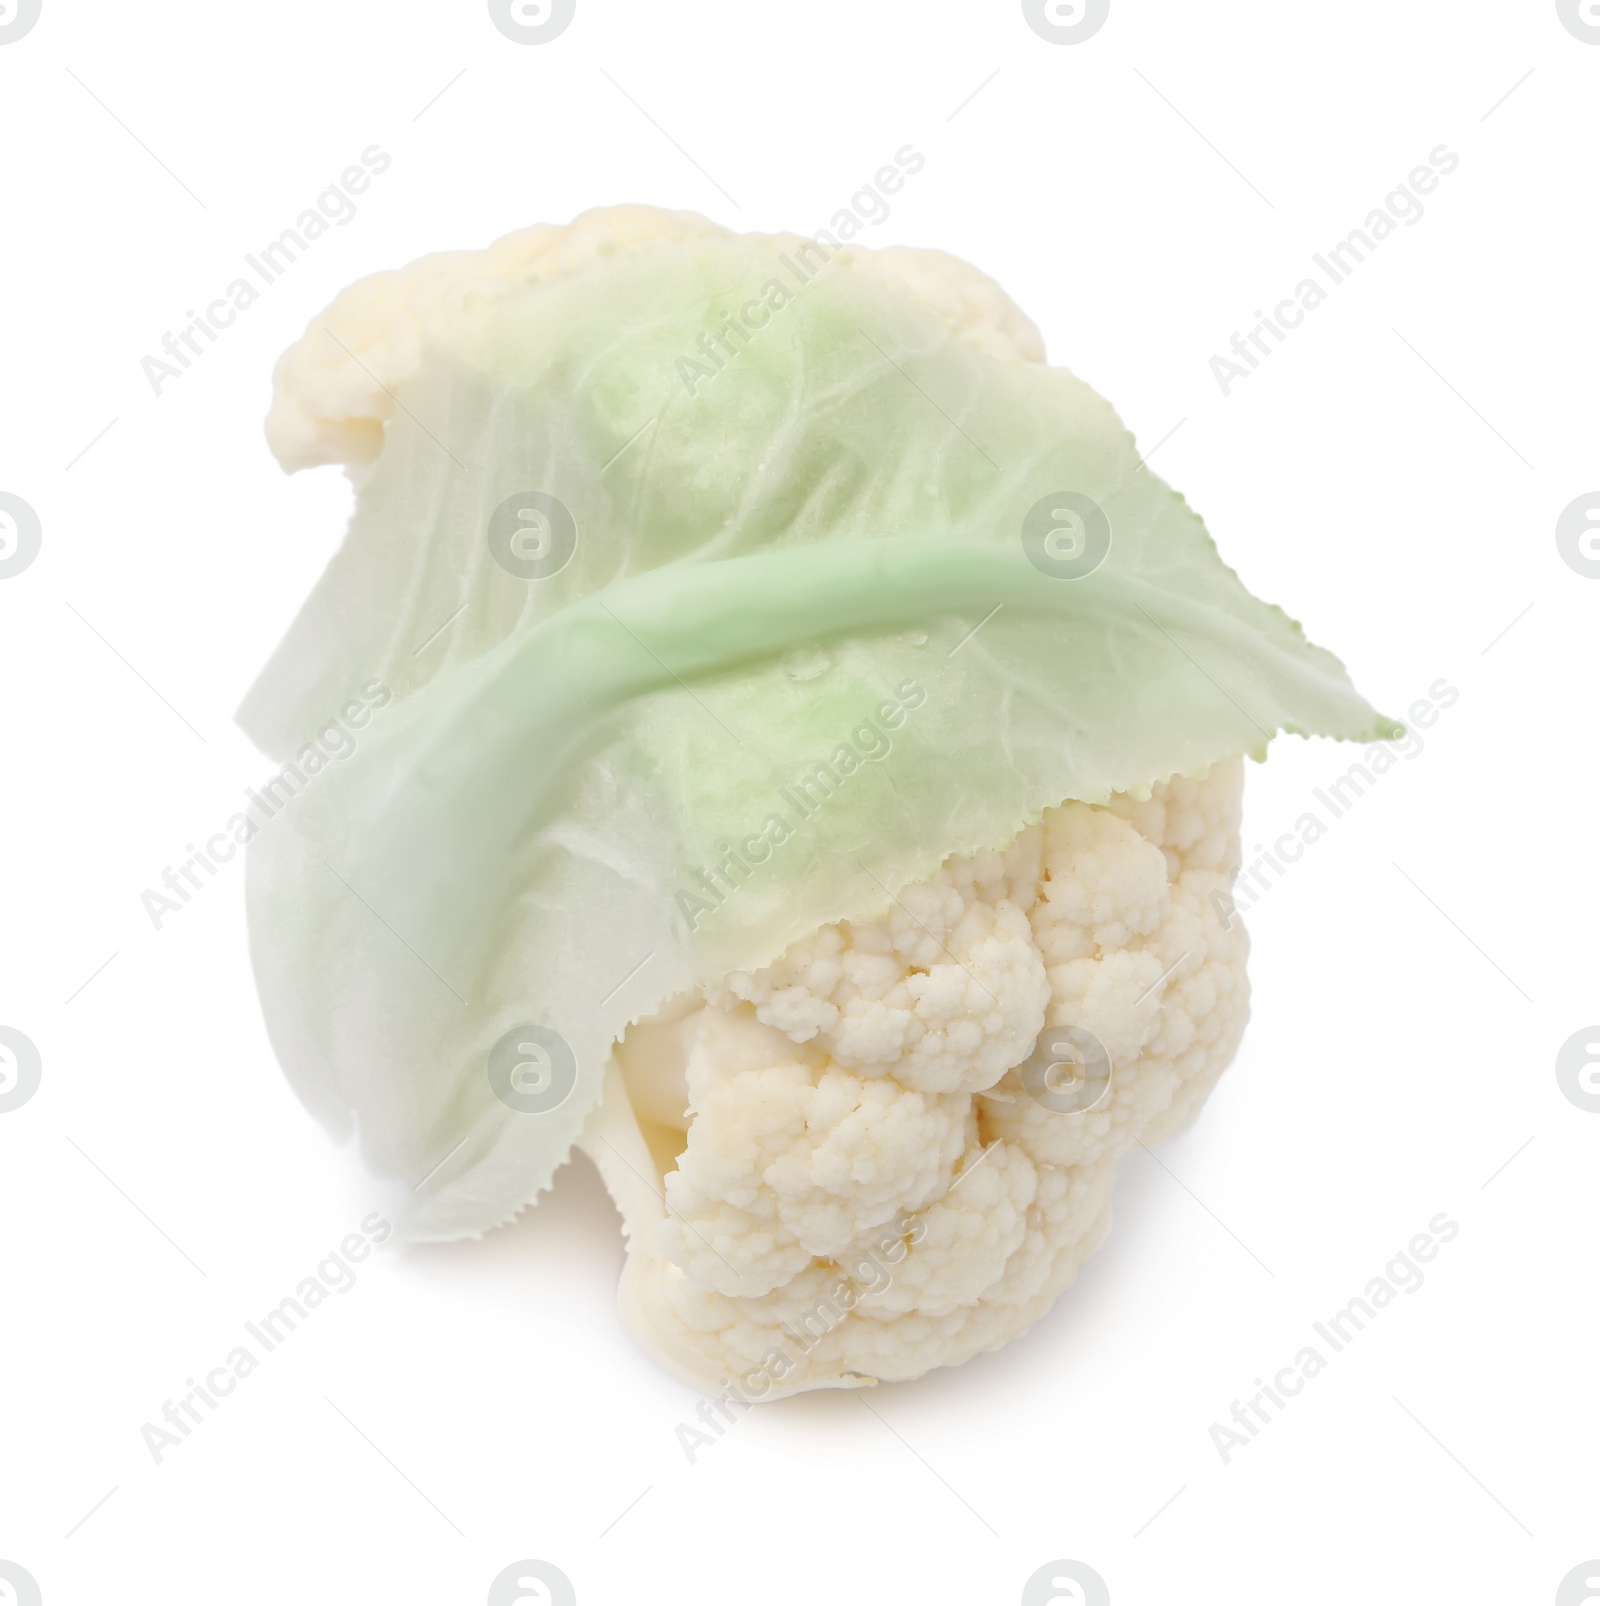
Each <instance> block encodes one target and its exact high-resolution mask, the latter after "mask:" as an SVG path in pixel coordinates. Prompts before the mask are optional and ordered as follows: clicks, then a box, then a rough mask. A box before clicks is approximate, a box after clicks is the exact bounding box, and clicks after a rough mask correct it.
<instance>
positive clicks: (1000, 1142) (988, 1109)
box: [583, 760, 1249, 1399]
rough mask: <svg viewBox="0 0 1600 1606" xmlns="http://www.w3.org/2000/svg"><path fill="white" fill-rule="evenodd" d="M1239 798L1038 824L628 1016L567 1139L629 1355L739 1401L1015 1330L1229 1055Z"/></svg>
mask: <svg viewBox="0 0 1600 1606" xmlns="http://www.w3.org/2000/svg"><path fill="white" fill-rule="evenodd" d="M1241 789H1242V766H1241V764H1240V762H1239V761H1238V760H1232V761H1229V762H1226V763H1223V764H1219V765H1216V766H1214V767H1213V768H1212V769H1211V771H1210V772H1209V773H1208V774H1207V775H1205V776H1204V777H1203V778H1200V779H1185V778H1181V777H1180V778H1175V779H1173V780H1171V781H1169V782H1167V783H1165V784H1161V785H1157V786H1155V787H1154V788H1152V790H1151V795H1150V796H1149V798H1148V799H1146V800H1143V801H1138V800H1135V799H1134V798H1132V797H1129V796H1127V795H1125V794H1117V795H1115V796H1113V797H1112V798H1111V799H1110V801H1109V802H1108V803H1107V804H1106V805H1104V806H1099V807H1097V806H1093V805H1090V804H1086V803H1079V802H1069V803H1065V804H1063V805H1061V806H1060V807H1059V808H1053V809H1049V810H1047V811H1046V812H1045V814H1044V817H1043V819H1042V820H1041V821H1040V822H1039V823H1038V824H1036V825H1031V826H1029V827H1028V828H1027V829H1026V830H1024V831H1023V832H1022V833H1021V834H1020V835H1019V836H1018V837H1017V838H1016V839H1015V840H1014V841H1013V842H1012V843H1011V844H1010V845H1009V846H1008V847H1006V848H1005V849H1003V850H1000V851H993V852H987V853H980V854H977V855H972V856H966V857H959V858H952V859H951V860H949V861H948V862H947V863H946V864H945V865H944V866H943V867H942V868H941V869H940V870H939V871H938V873H937V874H936V875H934V876H933V877H932V878H930V879H929V880H927V881H924V882H921V883H919V884H917V885H914V886H911V887H908V888H906V889H904V890H903V891H902V892H901V893H900V894H899V896H898V897H896V898H894V899H893V901H892V902H891V903H890V906H889V908H888V910H887V912H886V913H884V914H883V915H882V916H880V917H879V918H877V919H874V920H867V921H842V922H839V923H837V924H834V925H830V926H827V927H824V928H822V929H821V930H819V931H817V932H815V933H814V934H813V935H812V936H810V937H809V938H807V939H806V940H804V941H802V942H799V943H796V944H795V945H794V946H792V947H791V948H790V949H789V950H788V951H787V952H786V953H784V954H783V956H782V957H781V958H780V959H779V960H778V961H777V962H776V963H774V964H772V965H769V966H767V967H765V968H763V969H760V970H756V971H751V972H742V971H736V972H733V973H732V974H730V975H728V976H727V977H726V978H725V979H724V980H723V982H722V983H721V985H720V986H716V987H711V988H707V989H704V990H703V991H702V992H701V993H698V994H695V995H691V996H688V997H685V998H683V999H681V1000H679V1001H678V1002H677V1003H676V1004H674V1005H672V1006H670V1007H669V1008H668V1009H667V1010H664V1011H663V1012H662V1013H661V1014H660V1015H658V1016H657V1017H655V1018H654V1019H652V1020H649V1021H645V1022H641V1023H639V1024H637V1025H635V1026H634V1027H633V1028H632V1029H631V1030H630V1031H629V1032H628V1034H627V1035H626V1037H625V1038H624V1039H623V1041H622V1042H621V1044H620V1045H619V1047H618V1051H617V1055H616V1063H615V1065H614V1066H613V1068H612V1070H611V1072H610V1073H609V1082H608V1086H607V1089H606V1096H605V1100H604V1102H603V1104H602V1106H601V1108H600V1110H599V1112H598V1114H597V1116H596V1119H595V1120H594V1121H593V1123H592V1124H591V1127H590V1129H589V1130H588V1132H587V1133H586V1135H585V1138H584V1140H583V1146H584V1147H585V1148H586V1150H587V1151H588V1153H589V1154H590V1155H591V1156H592V1157H593V1159H594V1160H595V1162H596V1164H597V1166H598V1167H599V1169H600V1171H601V1174H602V1175H603V1176H604V1177H605V1179H606V1182H607V1184H608V1186H609V1187H610V1188H611V1190H612V1192H613V1195H614V1196H615V1197H616V1198H617V1200H618V1203H619V1205H620V1206H621V1207H622V1210H623V1213H624V1224H625V1228H626V1231H627V1234H628V1262H627V1269H626V1272H625V1274H624V1279H623V1288H622V1304H623V1311H624V1315H625V1317H626V1319H627V1321H628V1323H629V1325H630V1327H631V1328H632V1330H633V1332H634V1335H635V1337H636V1339H637V1340H638V1341H639V1342H640V1343H641V1344H642V1345H643V1346H644V1347H645V1348H646V1349H647V1350H649V1351H650V1352H652V1353H653V1354H654V1355H655V1356H656V1357H657V1359H658V1360H659V1361H660V1362H661V1363H662V1364H664V1365H666V1366H667V1367H669V1368H670V1369H671V1370H673V1371H675V1372H676V1373H678V1374H679V1375H680V1376H682V1377H684V1378H686V1379H688V1380H690V1381H692V1382H694V1383H696V1384H697V1385H699V1386H702V1387H708V1388H712V1389H715V1390H718V1391H719V1392H720V1391H722V1390H727V1389H731V1390H732V1391H733V1392H735V1393H736V1394H739V1395H742V1396H743V1397H745V1398H748V1399H766V1398H777V1397H780V1396H783V1395H786V1394H792V1393H796V1392H798V1391H800V1390H803V1389H812V1388H825V1387H850V1386H860V1385H864V1384H869V1383H872V1382H876V1381H889V1380H902V1379H908V1378H914V1377H918V1376H921V1375H922V1374H923V1373H924V1372H927V1371H928V1370H930V1369H931V1368H933V1367H936V1366H951V1365H955V1364H957V1363H959V1362H961V1361H964V1360H967V1359H968V1358H969V1357H971V1356H973V1355H975V1354H977V1353H979V1352H980V1351H983V1350H992V1349H996V1348H998V1347H999V1346H1000V1345H1002V1344H1004V1343H1005V1342H1006V1341H1007V1340H1009V1339H1012V1338H1016V1337H1018V1336H1019V1335H1020V1334H1022V1333H1024V1332H1026V1331H1027V1330H1028V1329H1029V1328H1030V1327H1031V1326H1032V1325H1033V1324H1034V1323H1035V1322H1036V1321H1038V1320H1039V1318H1040V1317H1041V1316H1043V1315H1044V1313H1045V1312H1046V1311H1047V1310H1049V1308H1050V1307H1051V1305H1052V1304H1053V1303H1054V1302H1055V1300H1056V1299H1057V1297H1058V1296H1059V1295H1060V1294H1061V1293H1062V1292H1063V1291H1064V1290H1065V1289H1066V1288H1067V1286H1068V1285H1069V1284H1070V1283H1071V1282H1072V1280H1073V1278H1074V1277H1075V1276H1076V1275H1077V1271H1078V1268H1079V1266H1081V1265H1082V1264H1083V1262H1084V1260H1085V1259H1087V1257H1088V1256H1089V1255H1090V1254H1092V1253H1093V1251H1094V1250H1095V1249H1096V1248H1097V1247H1098V1246H1099V1245H1100V1243H1101V1241H1102V1240H1103V1239H1104V1237H1105V1235H1106V1233H1107V1231H1108V1230H1109V1227H1110V1222H1111V1189H1112V1182H1113V1179H1114V1176H1115V1172H1116V1163H1117V1160H1118V1158H1119V1157H1120V1156H1121V1155H1122V1154H1124V1153H1126V1152H1127V1150H1128V1149H1130V1148H1132V1147H1133V1146H1134V1145H1135V1144H1147V1143H1155V1142H1159V1141H1160V1140H1162V1139H1164V1138H1166V1137H1168V1136H1170V1135H1171V1134H1172V1133H1173V1132H1175V1131H1177V1130H1178V1129H1179V1128H1181V1127H1182V1126H1184V1125H1185V1124H1187V1122H1188V1121H1189V1120H1191V1119H1192V1118H1193V1116H1194V1115H1195V1114H1196V1112H1197V1111H1198V1110H1199V1107H1200V1105H1201V1103H1202V1102H1203V1101H1204V1099H1205V1097H1206V1095H1207V1093H1209V1092H1210V1090H1211V1088H1212V1086H1213V1085H1214V1084H1215V1082H1216V1080H1217V1078H1218V1076H1220V1075H1221V1073H1222V1071H1223V1069H1224V1068H1225V1067H1226V1066H1227V1064H1228V1062H1229V1061H1230V1060H1231V1059H1232V1057H1233V1054H1234V1052H1235V1050H1236V1048H1237V1047H1238V1044H1239V1039H1240V1035H1241V1033H1242V1032H1243V1030H1244V1025H1245V1020H1246V1017H1247V1015H1248V996H1249V989H1248V984H1247V982H1246V979H1245V957H1246V953H1247V950H1248V939H1247V938H1246V936H1245V933H1244V929H1243V927H1242V925H1241V924H1240V923H1239V921H1238V920H1237V918H1234V917H1232V916H1231V915H1230V914H1229V913H1228V912H1227V911H1228V910H1229V908H1230V904H1229V901H1228V897H1227V894H1228V890H1229V888H1230V887H1231V886H1232V883H1233V878H1234V875H1235V873H1236V871H1237V868H1238V852H1239V843H1238V831H1239V808H1240V795H1241ZM1053 1028H1076V1029H1077V1031H1076V1032H1074V1033H1073V1034H1072V1041H1073V1042H1075V1043H1079V1044H1086V1045H1089V1046H1088V1051H1087V1052H1086V1053H1084V1052H1081V1051H1080V1052H1079V1053H1078V1054H1070V1051H1069V1050H1068V1049H1067V1048H1066V1046H1065V1045H1066V1044H1067V1041H1068V1039H1067V1037H1066V1036H1065V1035H1064V1034H1063V1033H1062V1032H1059V1031H1053V1030H1052V1029H1053ZM1056 1055H1062V1056H1063V1057H1062V1058H1055V1057H1054V1056H1056ZM1052 1067H1053V1074H1052ZM1097 1069H1098V1070H1099V1075H1098V1076H1097V1075H1096V1070H1097ZM1107 1072H1109V1075H1107V1074H1106V1073H1107Z"/></svg>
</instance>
